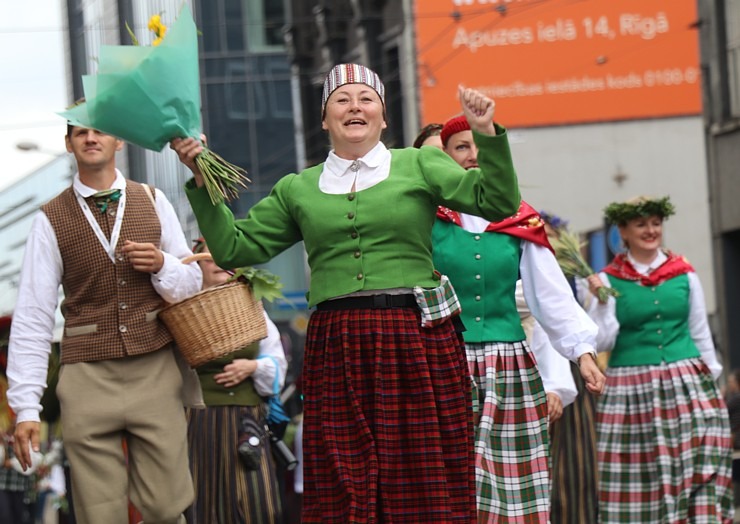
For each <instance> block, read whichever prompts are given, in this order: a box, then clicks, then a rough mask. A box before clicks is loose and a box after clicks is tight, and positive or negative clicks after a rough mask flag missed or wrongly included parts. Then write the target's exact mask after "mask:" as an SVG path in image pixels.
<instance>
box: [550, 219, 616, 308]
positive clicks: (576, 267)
mask: <svg viewBox="0 0 740 524" xmlns="http://www.w3.org/2000/svg"><path fill="white" fill-rule="evenodd" d="M540 216H541V217H542V219H543V220H544V221H545V223H547V224H548V225H549V226H550V228H552V230H553V231H554V232H555V234H554V235H551V236H550V244H551V245H552V248H553V249H554V250H555V258H556V259H557V261H558V264H559V265H560V269H562V270H563V273H565V275H566V276H569V277H579V278H587V277H589V276H591V275H593V274H594V273H595V271H594V270H593V269H592V268H591V266H589V265H588V262H586V260H585V259H584V258H583V255H582V254H581V248H583V247H584V246H585V245H586V243H585V242H581V239H580V238H579V237H578V234H577V233H573V232H571V231H570V230H569V229H568V222H567V221H565V220H563V219H561V218H559V217H557V216H555V215H551V214H549V213H546V212H544V211H540ZM597 293H598V299H599V301H600V302H606V301H607V299H608V298H609V297H610V296H612V297H615V298H616V297H618V296H619V291H617V290H616V289H614V288H611V287H606V286H604V287H600V288H599V289H598V291H597Z"/></svg>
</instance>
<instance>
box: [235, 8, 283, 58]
mask: <svg viewBox="0 0 740 524" xmlns="http://www.w3.org/2000/svg"><path fill="white" fill-rule="evenodd" d="M242 2H243V6H244V11H245V12H246V13H247V16H246V20H247V24H248V27H247V48H248V49H249V51H251V52H259V51H277V50H281V49H283V48H284V47H285V42H284V40H283V25H284V24H285V7H284V6H283V0H242Z"/></svg>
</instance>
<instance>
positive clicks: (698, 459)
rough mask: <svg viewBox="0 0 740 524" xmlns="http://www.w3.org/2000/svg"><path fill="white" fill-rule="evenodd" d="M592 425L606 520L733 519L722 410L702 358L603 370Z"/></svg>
mask: <svg viewBox="0 0 740 524" xmlns="http://www.w3.org/2000/svg"><path fill="white" fill-rule="evenodd" d="M596 430H597V434H598V453H599V471H600V481H599V503H600V506H599V511H600V515H601V522H602V523H603V524H611V523H618V522H629V523H632V524H638V523H646V524H647V523H650V524H653V523H658V522H660V523H663V522H665V523H671V524H676V523H689V522H690V523H691V524H710V523H711V524H717V523H722V524H729V523H731V522H732V519H733V512H734V508H733V501H732V486H731V464H732V445H731V442H730V427H729V419H728V415H727V408H726V406H725V403H724V401H723V400H722V398H721V396H720V393H719V390H718V388H717V384H716V382H715V381H714V379H713V378H712V375H711V374H710V372H709V370H708V369H707V367H706V365H705V364H704V363H703V362H702V361H701V359H698V358H693V359H686V360H680V361H678V362H673V363H665V362H664V363H662V364H660V365H647V366H629V367H611V368H609V369H607V383H606V391H605V393H604V394H603V395H602V396H601V397H600V398H599V400H598V404H597V424H596Z"/></svg>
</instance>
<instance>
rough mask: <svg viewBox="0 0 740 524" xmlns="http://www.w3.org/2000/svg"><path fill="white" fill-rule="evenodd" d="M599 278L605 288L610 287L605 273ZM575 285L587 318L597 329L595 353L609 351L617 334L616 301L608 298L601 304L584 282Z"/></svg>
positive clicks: (579, 281) (580, 281) (600, 274)
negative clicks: (588, 317) (594, 323)
mask: <svg viewBox="0 0 740 524" xmlns="http://www.w3.org/2000/svg"><path fill="white" fill-rule="evenodd" d="M599 278H600V279H601V281H602V282H603V283H604V285H605V286H610V285H611V284H610V282H609V277H607V276H606V273H604V272H601V273H599ZM576 285H577V287H578V290H579V293H578V296H579V297H581V303H582V304H583V307H584V308H585V309H586V312H587V313H588V316H590V317H591V320H593V321H594V322H596V325H597V326H598V327H599V333H598V335H597V337H596V349H597V351H611V350H612V348H614V343H615V342H616V341H617V335H618V334H619V321H618V320H617V303H616V299H615V298H614V297H612V296H610V297H609V299H608V300H607V302H606V304H602V303H601V302H599V301H598V300H597V299H596V297H594V296H593V295H592V294H591V292H590V291H589V289H588V283H587V282H586V281H585V280H578V281H577V282H576Z"/></svg>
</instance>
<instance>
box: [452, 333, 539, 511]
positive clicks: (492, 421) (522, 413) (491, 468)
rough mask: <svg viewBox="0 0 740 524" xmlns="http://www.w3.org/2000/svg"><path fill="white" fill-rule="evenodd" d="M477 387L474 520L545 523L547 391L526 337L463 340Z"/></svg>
mask: <svg viewBox="0 0 740 524" xmlns="http://www.w3.org/2000/svg"><path fill="white" fill-rule="evenodd" d="M465 349H466V351H467V357H468V364H469V366H470V373H471V374H472V375H473V378H474V380H475V382H476V385H477V389H478V402H479V404H480V421H479V424H478V427H477V428H476V434H475V480H476V488H477V495H478V497H477V498H478V519H479V520H478V522H481V523H482V522H492V523H493V522H507V523H541V524H547V522H548V517H549V510H550V479H549V471H548V468H549V463H548V461H549V449H548V448H549V445H550V443H549V438H548V433H547V397H546V395H545V390H544V388H543V386H542V379H541V378H540V373H539V371H538V370H537V364H536V362H535V359H534V356H533V355H532V352H531V351H530V349H529V346H528V345H527V343H526V342H513V343H512V342H488V343H476V344H472V343H471V344H466V346H465Z"/></svg>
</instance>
